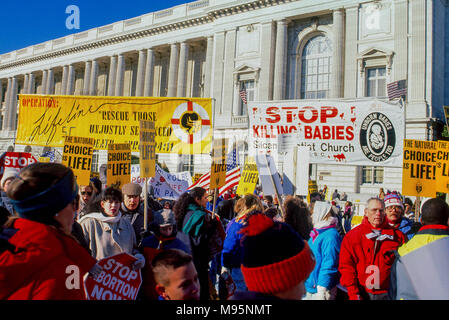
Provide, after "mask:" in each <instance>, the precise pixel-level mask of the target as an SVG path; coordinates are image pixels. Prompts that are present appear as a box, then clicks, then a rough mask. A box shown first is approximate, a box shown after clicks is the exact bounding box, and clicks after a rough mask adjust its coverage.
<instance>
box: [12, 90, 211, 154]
mask: <svg viewBox="0 0 449 320" xmlns="http://www.w3.org/2000/svg"><path fill="white" fill-rule="evenodd" d="M19 100H20V106H19V118H18V126H17V137H16V144H26V145H37V146H49V147H63V146H64V137H65V136H79V137H92V138H94V139H95V143H94V149H102V150H107V149H108V145H109V144H111V143H129V144H130V146H131V150H132V151H135V152H138V151H139V121H140V120H147V121H154V123H155V142H156V153H177V154H198V153H207V154H208V153H209V152H210V148H211V142H212V131H213V128H212V102H211V101H212V100H211V99H210V98H167V97H160V98H155V97H91V96H51V95H19Z"/></svg>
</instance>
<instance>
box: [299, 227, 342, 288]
mask: <svg viewBox="0 0 449 320" xmlns="http://www.w3.org/2000/svg"><path fill="white" fill-rule="evenodd" d="M317 231H318V236H317V237H316V238H315V241H314V240H313V239H312V238H310V239H309V246H310V249H311V250H312V252H313V254H314V255H315V260H316V265H315V268H314V269H313V271H312V273H311V274H310V275H309V278H307V280H306V281H305V283H304V284H305V287H306V290H307V292H310V293H316V292H317V286H321V287H325V288H327V289H332V288H333V287H335V286H336V285H337V284H338V281H339V273H338V258H339V253H340V246H341V237H340V235H339V233H338V231H337V229H336V228H323V229H318V230H317Z"/></svg>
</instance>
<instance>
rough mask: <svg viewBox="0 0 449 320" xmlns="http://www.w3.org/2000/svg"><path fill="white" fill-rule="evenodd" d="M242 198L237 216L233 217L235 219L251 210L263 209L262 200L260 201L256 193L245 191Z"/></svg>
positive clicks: (239, 218) (260, 210)
mask: <svg viewBox="0 0 449 320" xmlns="http://www.w3.org/2000/svg"><path fill="white" fill-rule="evenodd" d="M242 199H243V208H242V210H241V211H240V212H239V213H238V215H237V218H236V219H235V220H236V221H239V220H241V219H242V218H244V217H245V216H246V214H248V213H250V212H252V211H259V212H263V211H264V209H263V205H262V201H260V199H259V198H258V197H257V196H256V195H254V194H251V193H247V194H246V195H245V196H244V197H243V198H242Z"/></svg>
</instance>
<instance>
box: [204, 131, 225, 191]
mask: <svg viewBox="0 0 449 320" xmlns="http://www.w3.org/2000/svg"><path fill="white" fill-rule="evenodd" d="M227 144H228V141H227V139H226V138H222V139H215V140H214V141H213V144H212V165H211V169H210V170H211V171H210V187H209V188H210V189H217V188H220V187H222V186H224V185H225V183H226V147H227Z"/></svg>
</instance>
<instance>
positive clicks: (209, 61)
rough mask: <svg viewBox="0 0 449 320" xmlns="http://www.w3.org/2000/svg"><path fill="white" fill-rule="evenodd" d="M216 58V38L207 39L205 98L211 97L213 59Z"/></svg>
mask: <svg viewBox="0 0 449 320" xmlns="http://www.w3.org/2000/svg"><path fill="white" fill-rule="evenodd" d="M213 56H214V37H213V36H209V37H207V48H206V63H205V65H204V93H203V97H205V98H207V97H211V92H210V91H211V90H210V89H211V86H212V83H211V82H212V58H213Z"/></svg>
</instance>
